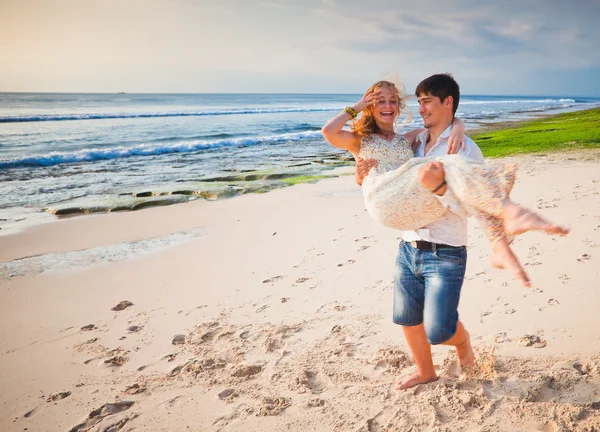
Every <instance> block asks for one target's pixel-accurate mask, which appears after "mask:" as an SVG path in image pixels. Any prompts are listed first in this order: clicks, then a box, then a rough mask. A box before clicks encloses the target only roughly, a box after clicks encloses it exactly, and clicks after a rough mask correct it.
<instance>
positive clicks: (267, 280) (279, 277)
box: [262, 276, 283, 283]
mask: <svg viewBox="0 0 600 432" xmlns="http://www.w3.org/2000/svg"><path fill="white" fill-rule="evenodd" d="M281 279H283V276H273V277H272V278H269V279H265V280H264V281H262V283H273V282H277V281H278V280H281Z"/></svg>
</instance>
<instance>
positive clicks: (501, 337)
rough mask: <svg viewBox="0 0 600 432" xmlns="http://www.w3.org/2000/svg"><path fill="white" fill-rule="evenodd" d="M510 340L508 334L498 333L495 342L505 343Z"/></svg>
mask: <svg viewBox="0 0 600 432" xmlns="http://www.w3.org/2000/svg"><path fill="white" fill-rule="evenodd" d="M508 340H509V339H508V336H507V335H506V332H503V333H498V334H497V335H496V336H494V342H496V343H504V342H506V341H508Z"/></svg>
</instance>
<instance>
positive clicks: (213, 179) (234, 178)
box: [202, 175, 246, 182]
mask: <svg viewBox="0 0 600 432" xmlns="http://www.w3.org/2000/svg"><path fill="white" fill-rule="evenodd" d="M245 178H246V176H243V175H231V176H223V177H210V178H205V179H202V181H203V182H231V181H242V180H244V179H245Z"/></svg>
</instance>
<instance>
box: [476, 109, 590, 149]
mask: <svg viewBox="0 0 600 432" xmlns="http://www.w3.org/2000/svg"><path fill="white" fill-rule="evenodd" d="M504 127H506V128H504ZM492 128H494V125H491V126H490V129H492ZM469 136H470V137H471V138H472V139H473V141H475V142H476V143H477V145H478V146H479V147H480V148H481V151H482V152H483V155H484V156H485V157H500V156H508V155H512V154H519V153H540V152H547V151H561V150H572V149H585V148H598V147H600V108H594V109H590V110H586V111H577V112H572V113H564V114H558V115H555V116H551V117H546V118H543V119H537V120H531V121H524V122H519V123H517V124H516V125H515V126H514V127H511V125H510V124H503V125H502V127H501V128H500V129H499V130H492V131H483V132H477V131H475V132H474V134H473V135H469Z"/></svg>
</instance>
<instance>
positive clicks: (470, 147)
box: [357, 74, 483, 390]
mask: <svg viewBox="0 0 600 432" xmlns="http://www.w3.org/2000/svg"><path fill="white" fill-rule="evenodd" d="M415 94H416V96H417V98H418V101H419V114H420V115H421V117H422V118H423V122H424V126H425V128H426V130H425V131H423V132H422V133H421V134H419V136H418V138H417V140H418V141H419V142H420V144H419V146H418V148H417V150H416V151H415V155H416V156H417V157H424V156H441V155H445V154H447V153H448V137H449V135H450V132H451V131H452V121H453V119H454V115H455V113H456V109H457V107H458V103H459V99H460V90H459V86H458V84H457V82H456V81H455V80H454V78H452V76H450V75H448V74H436V75H432V76H430V77H429V78H426V79H425V80H423V81H421V83H419V85H418V86H417V88H416V90H415ZM459 154H462V155H463V156H465V157H468V158H471V159H473V160H475V161H478V162H482V163H483V155H482V154H481V150H480V149H479V147H477V145H476V144H475V143H474V142H473V141H472V140H471V139H470V138H468V137H465V143H464V145H463V146H462V148H461V150H460V152H459ZM374 165H375V161H372V160H369V161H364V162H359V164H358V165H357V181H358V182H359V183H362V178H363V177H364V175H365V174H364V173H368V170H369V169H370V168H371V167H372V166H374ZM443 180H444V170H443V166H442V164H440V163H438V162H432V163H429V164H427V165H425V167H423V168H422V169H421V171H420V181H421V184H423V186H425V187H426V188H427V189H429V190H431V191H433V192H434V193H435V194H436V195H437V196H438V198H439V199H440V201H441V202H442V204H444V205H445V206H446V207H452V206H456V203H455V202H454V200H453V199H452V197H451V196H445V192H446V185H445V182H444V181H443ZM448 195H451V194H450V193H449V194H448ZM466 244H467V220H466V218H465V217H464V216H462V215H459V214H456V213H452V212H450V211H447V212H446V213H445V214H444V215H443V216H442V217H441V218H440V219H438V220H437V221H435V222H433V223H431V224H429V225H427V226H425V227H423V228H422V229H419V230H416V231H405V232H404V233H403V236H402V242H401V243H400V248H399V251H398V256H397V258H396V266H395V271H394V310H393V320H394V322H395V323H396V324H399V325H401V326H402V329H403V332H404V336H405V338H406V342H407V343H408V346H409V348H410V351H411V353H412V355H413V357H414V359H415V363H416V365H417V372H416V373H414V374H412V375H409V376H407V377H404V378H402V379H401V380H400V382H399V383H398V386H397V387H396V388H397V389H399V390H402V389H407V388H410V387H413V386H416V385H418V384H425V383H429V382H432V381H435V380H437V374H436V373H435V369H434V366H433V359H432V356H431V345H437V344H442V345H450V346H454V347H456V353H457V356H458V359H459V363H460V364H461V366H469V365H471V364H473V362H474V360H475V358H474V355H473V349H472V347H471V342H470V337H469V333H468V332H467V331H466V329H465V327H464V325H463V324H462V323H461V322H460V321H459V319H458V302H459V298H460V290H461V287H462V284H463V280H464V274H465V267H466V261H467V251H466Z"/></svg>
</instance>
